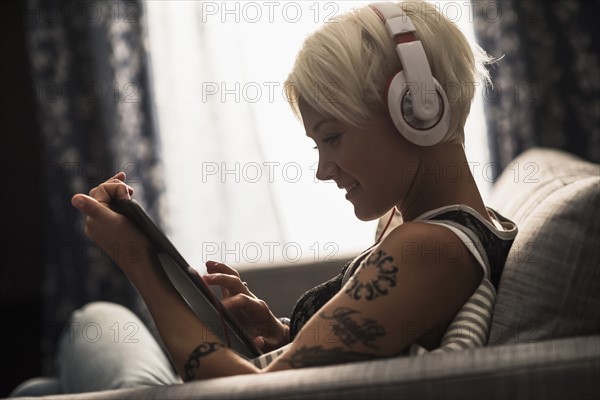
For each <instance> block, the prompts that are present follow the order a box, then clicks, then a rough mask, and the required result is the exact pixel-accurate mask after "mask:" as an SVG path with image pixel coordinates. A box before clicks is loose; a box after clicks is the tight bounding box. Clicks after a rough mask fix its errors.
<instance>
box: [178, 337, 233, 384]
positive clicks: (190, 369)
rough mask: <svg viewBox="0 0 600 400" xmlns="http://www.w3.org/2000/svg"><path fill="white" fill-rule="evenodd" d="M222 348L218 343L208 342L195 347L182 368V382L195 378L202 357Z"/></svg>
mask: <svg viewBox="0 0 600 400" xmlns="http://www.w3.org/2000/svg"><path fill="white" fill-rule="evenodd" d="M221 347H225V346H223V345H222V344H221V343H219V342H208V343H202V344H201V345H200V346H198V347H196V348H195V349H194V351H192V353H191V354H190V356H189V357H188V360H187V361H186V363H185V365H184V366H183V370H184V376H183V381H184V382H189V381H191V380H192V379H194V378H195V377H196V370H197V369H198V366H199V365H200V359H201V358H202V357H206V356H207V355H209V354H211V353H214V352H215V351H217V350H219V349H220V348H221Z"/></svg>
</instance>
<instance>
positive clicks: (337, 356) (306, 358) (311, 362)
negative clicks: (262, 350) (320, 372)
mask: <svg viewBox="0 0 600 400" xmlns="http://www.w3.org/2000/svg"><path fill="white" fill-rule="evenodd" d="M375 357H376V356H375V355H374V354H368V353H359V352H356V351H347V350H344V349H342V348H341V347H335V348H332V349H324V348H323V346H314V347H306V346H304V347H301V348H299V349H298V350H297V351H296V352H295V353H294V354H292V355H291V357H290V358H287V359H282V360H281V361H283V362H285V363H288V364H289V365H290V366H291V367H292V368H304V367H317V366H320V365H331V364H342V363H349V362H357V361H365V360H370V359H373V358H375Z"/></svg>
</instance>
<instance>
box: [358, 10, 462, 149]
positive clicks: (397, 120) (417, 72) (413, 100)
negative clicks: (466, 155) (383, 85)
mask: <svg viewBox="0 0 600 400" xmlns="http://www.w3.org/2000/svg"><path fill="white" fill-rule="evenodd" d="M369 7H370V8H371V9H372V10H373V11H374V12H375V13H376V14H377V15H378V16H379V18H381V20H382V21H383V23H384V24H385V27H386V29H387V31H388V32H389V33H390V35H391V36H392V38H393V39H394V41H395V42H397V43H398V44H397V45H396V52H397V53H398V57H400V62H401V63H402V70H401V71H400V72H398V73H397V74H396V75H395V76H394V77H393V78H392V80H391V82H390V85H389V87H388V90H387V102H388V110H389V114H390V117H391V118H392V121H393V122H394V125H396V128H397V129H398V131H400V133H401V134H402V135H403V136H404V137H405V138H406V139H407V140H409V141H410V142H412V143H414V144H417V145H419V146H433V145H434V144H436V143H439V142H440V141H441V140H442V139H443V138H444V136H445V135H446V133H447V132H448V127H449V126H450V103H449V102H448V97H447V96H446V93H445V92H444V89H443V88H442V86H441V85H440V84H439V82H438V81H437V80H436V79H435V78H434V77H433V75H432V74H431V68H430V67H429V62H428V61H427V56H426V55H425V50H424V49H423V44H422V43H421V41H420V40H417V37H416V34H415V32H416V29H415V26H414V25H413V23H412V21H411V20H410V18H409V17H408V15H406V14H405V13H404V11H403V10H402V8H400V7H399V6H398V5H397V4H394V3H391V2H390V3H373V4H370V5H369Z"/></svg>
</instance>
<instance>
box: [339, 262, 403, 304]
mask: <svg viewBox="0 0 600 400" xmlns="http://www.w3.org/2000/svg"><path fill="white" fill-rule="evenodd" d="M397 273H398V267H396V265H395V263H394V259H393V258H392V256H389V255H387V254H386V253H385V252H384V251H383V250H378V251H377V253H374V254H371V255H370V256H369V257H368V258H367V260H366V263H365V266H364V267H362V268H361V269H360V270H358V271H357V272H356V273H355V274H354V276H353V277H352V280H351V281H350V285H349V286H348V288H347V289H346V294H348V296H350V298H352V299H354V300H360V299H362V298H364V299H365V300H373V299H376V298H377V297H379V296H383V295H386V294H388V292H389V288H391V287H394V286H396V281H397V279H398V277H397Z"/></svg>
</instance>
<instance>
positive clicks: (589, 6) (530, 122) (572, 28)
mask: <svg viewBox="0 0 600 400" xmlns="http://www.w3.org/2000/svg"><path fill="white" fill-rule="evenodd" d="M599 3H600V2H599V1H598V0H589V1H587V0H586V1H576V0H559V1H549V0H502V1H500V0H484V1H476V2H473V12H474V17H475V32H476V35H477V39H478V42H479V44H480V45H481V46H482V47H483V48H484V49H485V50H486V51H487V52H488V53H490V54H491V55H492V56H494V57H495V58H501V59H500V60H499V61H498V62H497V65H495V66H493V67H492V68H491V74H492V79H493V81H494V85H495V88H494V89H493V90H488V91H487V92H486V93H485V103H484V104H485V113H486V119H487V124H488V134H489V143H490V147H491V149H490V150H491V160H492V161H493V162H496V163H499V166H500V167H501V168H504V167H505V166H506V165H507V164H508V163H509V162H510V161H511V160H512V159H513V158H514V157H515V156H517V155H518V154H519V153H521V152H522V151H524V150H526V149H528V148H530V147H533V146H546V147H553V148H559V149H562V150H565V151H568V152H571V153H574V154H577V155H579V156H581V157H583V158H585V159H588V160H590V161H595V162H600V96H599V95H600V72H599V71H600V69H599V57H598V42H599V40H600V34H599V29H598V21H597V20H598V15H600V7H599Z"/></svg>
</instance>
